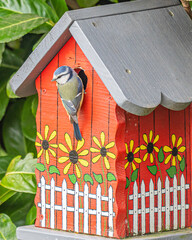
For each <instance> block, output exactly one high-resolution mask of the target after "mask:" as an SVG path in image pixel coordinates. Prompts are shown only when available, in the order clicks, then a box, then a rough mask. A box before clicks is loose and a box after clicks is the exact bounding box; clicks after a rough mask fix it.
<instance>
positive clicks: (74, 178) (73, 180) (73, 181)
mask: <svg viewBox="0 0 192 240" xmlns="http://www.w3.org/2000/svg"><path fill="white" fill-rule="evenodd" d="M68 177H69V179H70V181H71V182H72V183H73V184H75V183H76V182H77V177H76V176H75V174H68Z"/></svg>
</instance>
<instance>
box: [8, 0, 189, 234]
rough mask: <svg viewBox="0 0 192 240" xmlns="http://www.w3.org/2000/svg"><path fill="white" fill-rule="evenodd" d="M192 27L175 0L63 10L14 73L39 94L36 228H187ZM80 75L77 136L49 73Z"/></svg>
mask: <svg viewBox="0 0 192 240" xmlns="http://www.w3.org/2000/svg"><path fill="white" fill-rule="evenodd" d="M191 29H192V23H191V20H190V19H189V17H188V16H187V14H186V13H185V11H184V10H183V8H182V6H181V5H180V3H179V1H177V0H166V1H163V0H161V1H160V0H153V1H151V0H146V1H135V2H130V3H122V4H117V5H112V6H111V5H110V6H101V7H96V8H90V9H83V10H77V11H70V12H68V13H65V14H64V16H63V17H62V18H61V19H60V21H59V22H58V23H57V24H56V25H55V27H54V28H53V29H52V30H51V31H50V33H49V34H48V35H47V36H46V37H45V38H44V40H43V41H42V42H41V43H40V44H39V46H38V47H37V48H36V49H35V51H34V52H33V53H32V54H31V55H30V57H29V58H28V59H27V60H26V62H25V63H24V64H23V66H22V67H21V68H20V70H19V71H18V72H17V73H16V74H15V76H14V77H13V78H12V80H11V85H12V88H13V89H14V91H15V92H16V94H17V95H19V96H21V97H22V96H29V95H31V94H34V93H35V92H36V91H37V92H38V96H39V105H38V111H37V118H36V122H37V138H36V147H37V152H38V163H37V169H36V178H37V184H38V188H37V194H36V199H35V203H36V206H37V219H36V223H35V226H36V227H43V228H50V229H59V230H67V231H73V232H78V233H86V234H94V235H95V234H96V235H102V236H108V237H115V238H122V237H125V236H131V235H138V234H145V233H154V232H160V231H163V230H172V229H178V228H186V227H190V226H191V223H192V221H191V183H192V181H191V156H192V154H191V147H190V146H191V140H192V132H191V117H192V112H191V111H192V110H191V105H190V103H191V101H192V84H191V76H192V69H191V66H192V57H191V56H192V48H191V32H190V31H191ZM60 66H69V67H71V68H73V69H75V71H76V72H77V73H78V74H79V75H80V77H82V79H83V80H85V79H86V78H87V87H86V90H85V96H84V100H83V103H82V107H81V109H80V111H79V114H78V122H79V127H80V131H81V134H82V137H83V139H82V140H81V141H77V140H76V139H75V137H74V131H73V126H72V124H71V123H70V121H69V117H68V115H67V113H66V110H65V109H64V107H63V104H62V101H61V98H60V95H59V92H58V89H57V87H56V85H55V83H54V82H51V79H52V78H53V74H54V72H55V70H56V69H57V68H58V67H60Z"/></svg>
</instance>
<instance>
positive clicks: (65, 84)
mask: <svg viewBox="0 0 192 240" xmlns="http://www.w3.org/2000/svg"><path fill="white" fill-rule="evenodd" d="M52 81H56V82H57V84H56V85H57V88H58V92H59V95H60V97H61V100H62V103H63V106H64V108H65V110H66V111H67V113H68V115H69V119H70V122H71V123H72V124H73V128H74V133H75V138H76V139H77V140H82V136H81V132H80V129H79V125H78V118H77V114H78V111H79V110H80V108H81V104H82V102H83V96H84V86H83V82H82V80H81V78H80V77H79V76H78V75H77V73H76V72H75V71H74V70H73V69H72V68H70V67H68V66H61V67H59V68H57V69H56V70H55V72H54V74H53V79H52Z"/></svg>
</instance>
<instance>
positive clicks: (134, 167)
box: [132, 162, 136, 171]
mask: <svg viewBox="0 0 192 240" xmlns="http://www.w3.org/2000/svg"><path fill="white" fill-rule="evenodd" d="M132 169H133V171H135V169H136V166H135V163H134V162H132Z"/></svg>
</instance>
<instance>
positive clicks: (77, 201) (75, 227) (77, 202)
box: [74, 182, 79, 232]
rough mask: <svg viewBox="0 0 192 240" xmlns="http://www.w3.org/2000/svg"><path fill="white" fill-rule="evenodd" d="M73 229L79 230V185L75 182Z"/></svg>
mask: <svg viewBox="0 0 192 240" xmlns="http://www.w3.org/2000/svg"><path fill="white" fill-rule="evenodd" d="M74 198H75V210H74V231H75V232H79V185H78V183H77V182H76V183H75V197H74Z"/></svg>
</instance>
